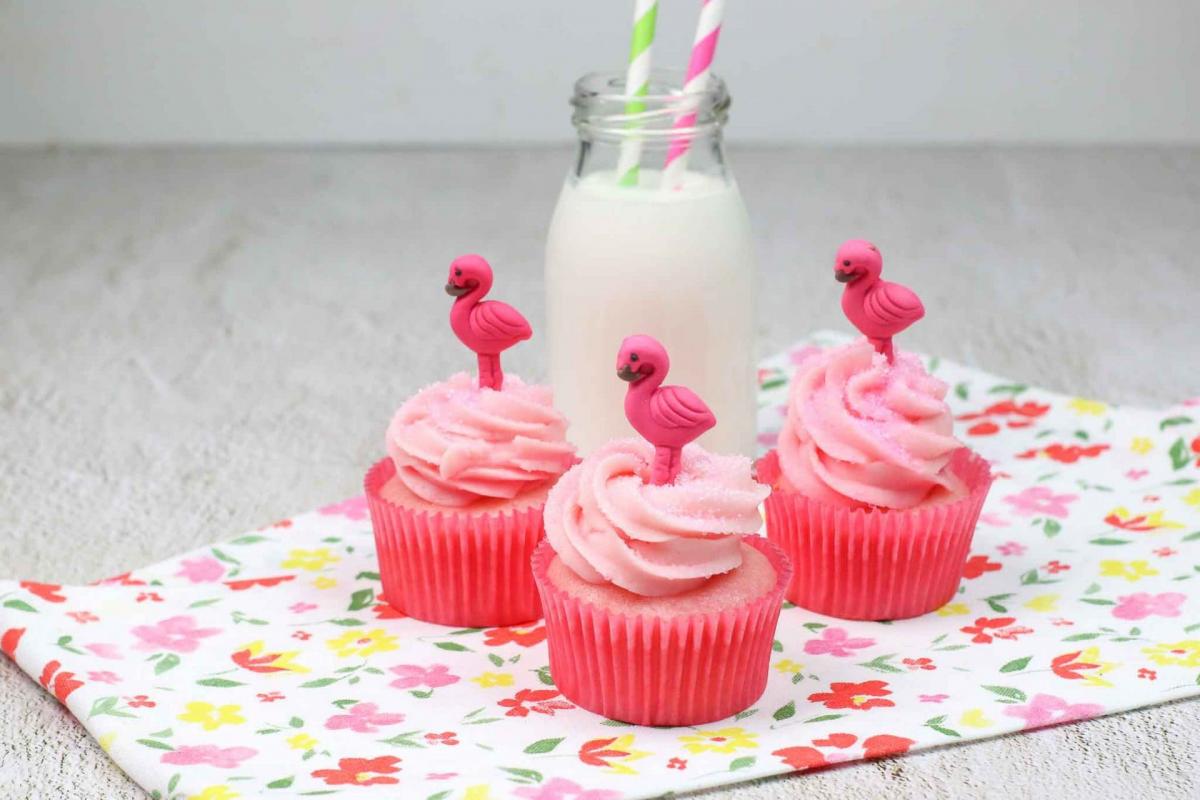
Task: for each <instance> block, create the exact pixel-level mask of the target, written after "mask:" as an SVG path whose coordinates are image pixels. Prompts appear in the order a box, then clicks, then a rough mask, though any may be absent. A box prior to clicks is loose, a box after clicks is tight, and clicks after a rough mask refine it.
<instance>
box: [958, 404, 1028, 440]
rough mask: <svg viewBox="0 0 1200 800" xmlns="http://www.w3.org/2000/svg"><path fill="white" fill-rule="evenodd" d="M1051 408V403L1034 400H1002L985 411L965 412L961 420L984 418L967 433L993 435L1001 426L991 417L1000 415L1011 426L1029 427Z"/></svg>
mask: <svg viewBox="0 0 1200 800" xmlns="http://www.w3.org/2000/svg"><path fill="white" fill-rule="evenodd" d="M1049 410H1050V406H1049V405H1044V404H1042V403H1035V402H1033V401H1032V400H1026V401H1025V402H1024V403H1021V404H1020V405H1018V404H1017V403H1016V401H1014V400H1002V401H1000V402H999V403H993V404H992V405H990V406H988V407H987V408H985V409H984V410H983V411H979V412H975V413H972V414H963V415H962V416H960V417H959V420H961V421H963V422H970V421H971V420H982V421H981V422H977V423H975V424H974V425H972V426H971V427H969V428H967V433H968V434H969V435H971V436H991V435H992V434H995V433H999V432H1000V426H999V425H998V424H997V423H996V422H995V421H994V420H992V419H991V417H1000V418H1001V419H1002V420H1003V421H1004V422H1005V424H1006V425H1008V427H1010V428H1028V427H1029V426H1030V425H1032V424H1033V422H1034V420H1035V419H1036V418H1038V417H1040V416H1042V415H1043V414H1045V413H1046V412H1047V411H1049Z"/></svg>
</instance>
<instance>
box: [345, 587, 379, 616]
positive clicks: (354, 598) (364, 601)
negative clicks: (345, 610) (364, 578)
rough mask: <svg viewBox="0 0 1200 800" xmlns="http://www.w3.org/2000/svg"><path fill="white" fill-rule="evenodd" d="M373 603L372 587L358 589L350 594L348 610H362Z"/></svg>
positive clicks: (373, 593) (373, 592)
mask: <svg viewBox="0 0 1200 800" xmlns="http://www.w3.org/2000/svg"><path fill="white" fill-rule="evenodd" d="M374 603H375V590H374V589H370V588H367V589H359V590H358V591H357V592H355V593H354V594H352V595H350V608H349V610H350V611H362V610H363V609H364V608H367V607H368V606H371V605H373V604H374Z"/></svg>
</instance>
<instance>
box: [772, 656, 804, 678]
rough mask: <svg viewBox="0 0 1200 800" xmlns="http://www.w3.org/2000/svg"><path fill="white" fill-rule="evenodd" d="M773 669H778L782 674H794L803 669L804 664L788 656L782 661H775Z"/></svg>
mask: <svg viewBox="0 0 1200 800" xmlns="http://www.w3.org/2000/svg"><path fill="white" fill-rule="evenodd" d="M775 669H777V670H779V671H780V672H782V673H783V674H784V675H795V674H796V673H797V672H799V671H800V670H802V669H804V665H803V664H797V663H796V662H795V661H792V660H791V659H790V658H785V659H783V660H782V661H776V662H775Z"/></svg>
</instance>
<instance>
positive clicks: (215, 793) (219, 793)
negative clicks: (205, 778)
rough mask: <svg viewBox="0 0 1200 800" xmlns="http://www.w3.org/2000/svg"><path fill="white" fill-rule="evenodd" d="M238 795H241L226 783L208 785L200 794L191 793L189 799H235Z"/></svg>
mask: <svg viewBox="0 0 1200 800" xmlns="http://www.w3.org/2000/svg"><path fill="white" fill-rule="evenodd" d="M238 797H241V795H240V794H238V793H237V792H235V791H234V790H233V789H230V788H229V787H228V786H226V785H225V784H220V785H218V786H206V787H204V788H203V789H202V790H200V794H189V795H188V798H187V800H235V798H238Z"/></svg>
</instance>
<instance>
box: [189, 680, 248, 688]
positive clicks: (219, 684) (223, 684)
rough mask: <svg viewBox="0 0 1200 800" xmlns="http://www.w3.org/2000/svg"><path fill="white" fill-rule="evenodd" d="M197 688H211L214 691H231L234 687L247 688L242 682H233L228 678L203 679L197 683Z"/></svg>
mask: <svg viewBox="0 0 1200 800" xmlns="http://www.w3.org/2000/svg"><path fill="white" fill-rule="evenodd" d="M196 685H197V686H210V687H212V688H214V689H231V688H233V687H234V686H245V685H246V684H244V683H242V682H241V681H231V680H229V679H228V678H203V679H202V680H198V681H196Z"/></svg>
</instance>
